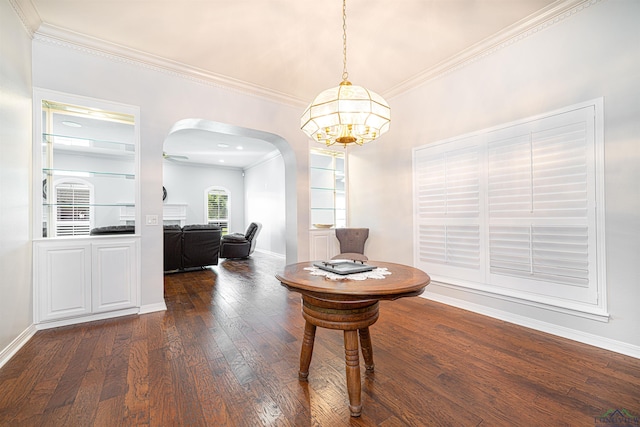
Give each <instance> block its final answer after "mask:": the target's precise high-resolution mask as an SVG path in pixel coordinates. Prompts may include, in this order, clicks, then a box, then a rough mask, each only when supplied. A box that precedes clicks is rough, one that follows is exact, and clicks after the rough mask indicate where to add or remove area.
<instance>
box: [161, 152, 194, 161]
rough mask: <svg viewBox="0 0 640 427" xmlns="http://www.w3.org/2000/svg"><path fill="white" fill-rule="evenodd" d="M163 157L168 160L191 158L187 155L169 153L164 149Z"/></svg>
mask: <svg viewBox="0 0 640 427" xmlns="http://www.w3.org/2000/svg"><path fill="white" fill-rule="evenodd" d="M162 158H163V159H166V160H189V157H187V156H180V155H177V154H167V153H165V152H164V151H163V152H162Z"/></svg>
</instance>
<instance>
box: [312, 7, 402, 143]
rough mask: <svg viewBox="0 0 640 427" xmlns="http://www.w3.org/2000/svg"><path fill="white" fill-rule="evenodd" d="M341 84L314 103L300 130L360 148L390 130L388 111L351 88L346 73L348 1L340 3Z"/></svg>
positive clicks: (365, 93)
mask: <svg viewBox="0 0 640 427" xmlns="http://www.w3.org/2000/svg"><path fill="white" fill-rule="evenodd" d="M342 66H343V68H342V82H341V83H340V85H339V86H338V87H334V88H331V89H327V90H325V91H324V92H321V93H320V95H318V96H317V97H316V99H314V100H313V102H312V103H311V104H309V106H308V107H307V109H306V110H305V111H304V113H303V114H302V117H301V119H300V127H301V128H302V130H303V131H304V133H306V134H307V135H309V137H310V138H311V139H313V140H314V141H316V142H319V143H323V144H326V145H327V146H331V145H333V144H336V143H338V144H342V145H343V146H344V147H346V146H347V145H348V144H358V145H362V144H364V143H366V142H369V141H373V140H374V139H376V138H378V137H379V136H380V135H382V134H383V133H385V132H387V131H388V130H389V122H390V121H391V109H390V108H389V104H387V102H386V101H385V100H384V99H383V98H382V97H381V96H380V95H378V94H377V93H375V92H372V91H370V90H368V89H365V88H363V87H362V86H355V85H352V84H351V82H350V81H349V73H348V72H347V1H346V0H342Z"/></svg>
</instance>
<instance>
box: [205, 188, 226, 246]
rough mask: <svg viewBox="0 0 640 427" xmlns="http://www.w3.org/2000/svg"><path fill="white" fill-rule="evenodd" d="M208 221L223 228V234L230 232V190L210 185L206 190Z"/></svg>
mask: <svg viewBox="0 0 640 427" xmlns="http://www.w3.org/2000/svg"><path fill="white" fill-rule="evenodd" d="M205 195H206V206H207V212H206V215H207V223H208V224H213V225H217V226H219V227H221V228H222V234H227V233H228V232H229V192H228V191H227V190H225V189H224V188H220V187H210V188H208V189H207V190H206V193H205Z"/></svg>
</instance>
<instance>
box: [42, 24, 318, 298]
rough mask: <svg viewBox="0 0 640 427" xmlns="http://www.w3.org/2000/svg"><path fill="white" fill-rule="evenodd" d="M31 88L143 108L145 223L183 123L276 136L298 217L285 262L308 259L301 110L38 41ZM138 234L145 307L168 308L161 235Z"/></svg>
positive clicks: (147, 230)
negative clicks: (171, 138) (171, 136)
mask: <svg viewBox="0 0 640 427" xmlns="http://www.w3.org/2000/svg"><path fill="white" fill-rule="evenodd" d="M52 64H55V67H52ZM33 85H34V86H35V87H41V88H45V89H50V90H56V91H60V92H67V93H72V94H76V95H82V96H89V97H94V98H99V99H105V100H110V101H116V102H121V103H125V104H130V105H137V106H139V107H140V115H141V118H140V125H141V126H140V139H141V147H140V162H141V171H140V180H141V183H140V184H141V193H142V194H141V200H140V207H141V214H142V218H145V216H146V215H158V216H161V215H162V184H163V176H162V168H163V164H162V163H163V160H162V147H163V142H164V140H165V138H166V136H167V135H168V133H169V131H170V130H171V128H172V126H173V125H174V124H175V123H177V122H178V121H180V120H182V119H185V118H190V117H198V118H201V119H204V120H209V121H212V122H217V123H227V124H230V125H232V127H234V128H241V129H243V130H244V132H245V133H246V134H251V135H250V136H254V135H253V134H252V131H250V130H257V131H259V133H260V134H261V136H259V138H262V139H264V138H263V137H262V136H263V135H266V134H269V135H271V137H273V138H275V139H277V141H276V142H277V143H279V144H280V146H279V147H277V148H278V149H280V150H281V152H282V150H283V149H284V150H285V151H284V152H283V157H284V158H285V162H286V163H287V164H288V165H289V167H290V168H291V170H290V171H289V172H287V173H288V176H287V190H286V191H287V200H293V201H294V203H295V208H297V213H298V215H297V217H296V215H295V212H294V214H293V215H290V214H289V211H287V224H293V225H292V226H288V227H287V233H288V236H287V259H288V260H291V261H295V260H296V259H306V257H308V229H307V227H302V226H301V224H305V225H306V224H308V197H297V194H306V193H307V192H308V187H307V186H308V184H307V182H308V179H307V176H308V171H307V169H308V155H307V150H308V142H307V139H306V137H305V136H304V134H302V133H301V132H300V130H299V128H298V123H299V116H300V110H301V109H299V108H296V107H288V106H284V105H282V104H279V103H275V102H272V101H268V100H266V99H263V98H259V97H257V96H250V95H246V94H243V93H239V92H237V91H231V90H227V89H223V88H220V87H215V86H214V85H211V84H205V83H204V82H199V81H195V80H194V79H188V78H184V77H180V76H178V75H176V73H174V72H165V71H162V70H161V69H159V68H157V67H155V66H153V65H150V64H142V65H141V64H140V63H138V62H134V61H130V60H123V59H120V58H118V57H113V56H110V55H108V54H105V53H103V52H100V53H96V51H94V50H89V49H85V48H81V47H74V46H73V45H70V44H66V43H64V42H59V41H57V40H52V39H50V38H48V37H41V36H39V35H36V37H35V39H34V42H33ZM276 136H279V137H280V138H279V139H278V138H277V137H276ZM254 137H255V136H254ZM287 143H288V144H287ZM283 145H284V147H283ZM291 183H293V184H291ZM141 235H142V243H141V259H142V265H141V269H142V271H143V272H144V273H143V274H142V285H141V302H142V305H143V309H144V306H156V305H158V304H163V303H164V300H163V281H162V279H163V275H162V230H161V227H159V226H147V225H143V226H142V227H141Z"/></svg>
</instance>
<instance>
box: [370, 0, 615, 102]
mask: <svg viewBox="0 0 640 427" xmlns="http://www.w3.org/2000/svg"><path fill="white" fill-rule="evenodd" d="M603 1H605V0H558V1H556V2H554V3H552V4H550V5H548V6H547V7H545V8H543V9H540V10H539V11H538V12H536V13H534V14H532V15H529V16H527V17H526V18H524V19H522V20H520V21H518V22H516V23H515V24H513V25H510V26H509V27H506V28H505V29H504V30H502V31H500V32H498V33H496V34H494V35H492V36H490V37H488V38H486V39H484V40H482V41H480V42H478V43H476V44H474V45H472V46H470V47H469V48H467V49H465V50H463V51H461V52H460V53H458V54H457V55H454V56H452V57H451V58H448V59H446V60H445V61H442V62H440V63H439V64H437V65H435V66H433V67H431V68H429V69H427V70H424V71H422V72H420V73H418V74H416V75H415V76H413V77H411V78H409V79H407V80H405V81H403V82H401V83H399V84H397V85H395V86H393V87H392V88H391V89H389V90H387V91H385V92H384V93H383V94H382V96H383V97H384V98H387V99H389V98H393V97H395V96H398V95H401V94H403V93H405V92H408V91H409V90H411V89H415V88H416V87H418V86H420V85H422V84H424V83H426V82H428V81H430V80H435V79H436V78H439V77H441V76H444V75H446V74H449V73H451V72H453V71H456V70H459V69H460V68H463V67H465V66H467V65H469V64H471V63H473V62H475V61H478V60H480V59H482V58H485V57H487V56H489V55H491V54H493V53H495V52H497V51H499V50H502V49H503V48H505V47H508V46H511V45H513V44H514V43H517V42H519V41H520V40H523V39H525V38H527V37H529V36H531V35H534V34H537V33H539V32H540V31H543V30H545V29H547V28H549V27H550V26H552V25H555V24H557V23H559V22H561V21H564V20H565V19H567V18H569V17H571V16H573V15H575V14H576V13H578V12H581V11H582V10H584V9H586V8H588V7H590V6H592V5H594V4H596V3H600V2H603Z"/></svg>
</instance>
